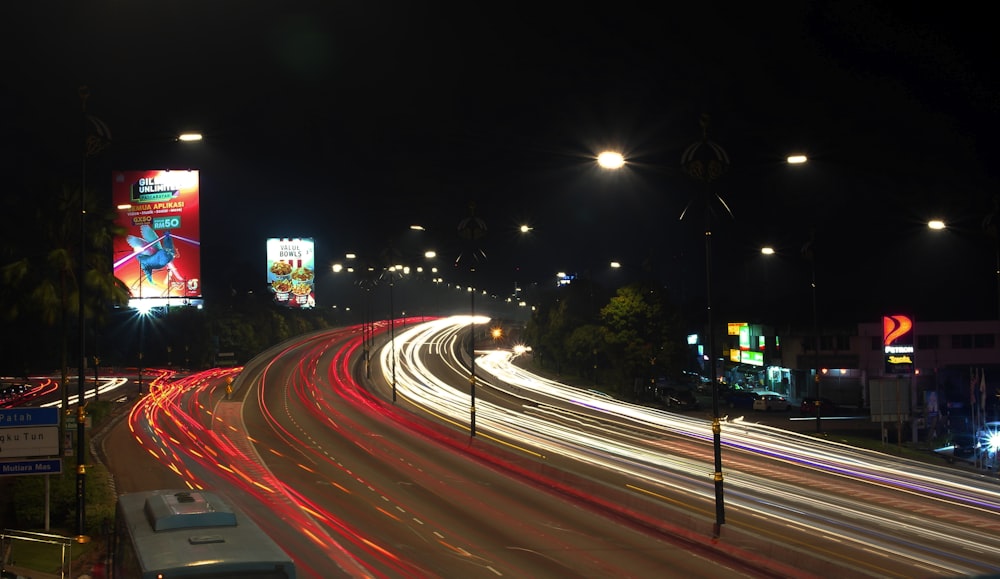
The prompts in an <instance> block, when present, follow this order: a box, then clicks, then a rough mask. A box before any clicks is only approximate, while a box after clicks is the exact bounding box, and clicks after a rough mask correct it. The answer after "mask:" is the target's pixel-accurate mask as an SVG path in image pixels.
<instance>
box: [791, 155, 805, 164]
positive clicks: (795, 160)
mask: <svg viewBox="0 0 1000 579" xmlns="http://www.w3.org/2000/svg"><path fill="white" fill-rule="evenodd" d="M785 161H786V162H787V163H788V164H789V165H802V164H803V163H806V162H808V161H809V157H806V156H805V155H789V156H788V158H787V159H785Z"/></svg>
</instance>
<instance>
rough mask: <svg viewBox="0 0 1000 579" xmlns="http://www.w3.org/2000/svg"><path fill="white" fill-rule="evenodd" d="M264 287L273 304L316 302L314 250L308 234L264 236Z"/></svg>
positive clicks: (297, 305)
mask: <svg viewBox="0 0 1000 579" xmlns="http://www.w3.org/2000/svg"><path fill="white" fill-rule="evenodd" d="M267 287H268V289H269V290H270V292H271V293H272V294H274V301H275V303H277V304H280V305H283V306H287V307H290V308H312V307H315V306H316V254H315V245H314V244H313V240H312V238H311V237H304V238H288V237H281V238H275V237H272V238H269V239H268V240H267Z"/></svg>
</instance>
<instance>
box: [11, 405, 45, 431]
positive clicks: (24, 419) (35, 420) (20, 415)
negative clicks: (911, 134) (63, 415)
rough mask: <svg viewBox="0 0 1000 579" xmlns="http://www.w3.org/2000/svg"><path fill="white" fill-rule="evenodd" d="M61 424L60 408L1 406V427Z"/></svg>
mask: <svg viewBox="0 0 1000 579" xmlns="http://www.w3.org/2000/svg"><path fill="white" fill-rule="evenodd" d="M12 426H13V427H20V426H59V410H58V409H57V408H55V407H52V408H0V428H7V427H12Z"/></svg>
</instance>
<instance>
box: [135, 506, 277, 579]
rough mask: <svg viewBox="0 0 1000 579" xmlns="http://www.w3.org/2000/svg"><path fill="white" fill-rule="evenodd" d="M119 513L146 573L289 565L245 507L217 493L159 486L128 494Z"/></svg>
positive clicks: (185, 573)
mask: <svg viewBox="0 0 1000 579" xmlns="http://www.w3.org/2000/svg"><path fill="white" fill-rule="evenodd" d="M118 511H119V513H118V517H119V518H120V519H122V520H123V521H124V522H125V523H126V526H127V528H128V532H129V534H130V535H131V539H132V542H133V544H134V545H135V551H136V554H137V556H138V558H139V560H140V562H141V566H142V568H143V570H144V571H145V572H147V573H153V572H157V573H165V576H166V577H170V576H174V577H183V576H194V575H198V574H200V573H202V572H204V571H208V570H209V569H215V568H216V566H219V565H220V564H224V565H225V568H226V570H239V569H247V570H249V569H259V568H261V567H262V566H265V565H271V564H273V565H274V566H275V567H277V566H285V567H287V568H288V569H290V570H291V575H289V576H292V577H294V565H293V563H292V561H291V558H290V557H289V556H288V555H287V554H286V553H285V552H284V551H283V550H282V549H281V547H279V546H278V545H277V544H276V543H275V542H274V541H273V540H272V539H271V538H270V537H269V536H268V535H267V534H266V533H265V532H264V531H263V530H262V529H261V528H260V527H258V526H257V525H256V524H255V523H254V522H253V521H252V520H251V519H250V518H249V517H248V516H247V515H246V514H245V513H244V512H242V511H241V510H239V509H238V508H236V507H235V506H234V505H232V504H230V503H228V502H227V501H226V500H224V499H223V498H222V496H221V495H220V494H218V493H216V492H211V491H200V490H160V491H148V492H137V493H128V494H124V495H122V496H121V497H119V498H118Z"/></svg>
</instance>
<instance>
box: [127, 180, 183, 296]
mask: <svg viewBox="0 0 1000 579" xmlns="http://www.w3.org/2000/svg"><path fill="white" fill-rule="evenodd" d="M111 181H112V182H111V195H112V202H113V203H114V204H115V206H116V207H117V208H118V217H117V219H116V223H117V224H118V225H120V226H122V227H123V228H125V230H126V234H125V236H124V237H116V238H115V240H114V243H113V248H114V269H115V277H117V278H118V279H120V280H121V281H122V282H124V283H125V285H126V286H127V287H128V290H129V294H130V295H131V297H132V300H165V301H164V303H165V304H169V305H175V304H176V305H183V304H189V303H194V302H195V301H197V302H199V303H200V301H201V299H200V298H201V295H202V292H201V235H200V233H199V227H200V214H199V199H198V195H199V190H198V183H199V181H198V171H188V170H181V171H170V170H150V171H114V172H113V173H112V179H111ZM173 298H182V299H181V300H180V301H177V300H174V299H173Z"/></svg>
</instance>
